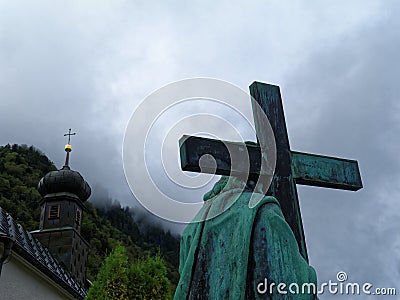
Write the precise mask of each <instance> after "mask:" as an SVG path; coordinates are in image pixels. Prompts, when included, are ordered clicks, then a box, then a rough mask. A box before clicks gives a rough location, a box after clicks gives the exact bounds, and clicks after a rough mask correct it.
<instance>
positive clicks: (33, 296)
mask: <svg viewBox="0 0 400 300" xmlns="http://www.w3.org/2000/svg"><path fill="white" fill-rule="evenodd" d="M0 299H2V300H14V299H15V300H24V299H29V300H47V299H51V300H57V299H74V298H72V297H71V295H69V294H68V293H67V292H66V291H64V290H63V289H62V288H61V287H59V286H58V285H56V284H55V283H54V282H53V281H52V280H51V279H50V278H48V277H47V276H46V275H44V274H43V273H41V272H40V271H39V270H37V269H36V268H34V267H33V266H32V265H30V264H29V263H27V262H26V261H25V260H24V259H23V258H22V257H20V256H19V255H17V254H16V253H15V252H12V253H11V254H10V256H9V258H8V259H7V261H6V262H5V263H4V265H3V269H2V272H1V276H0Z"/></svg>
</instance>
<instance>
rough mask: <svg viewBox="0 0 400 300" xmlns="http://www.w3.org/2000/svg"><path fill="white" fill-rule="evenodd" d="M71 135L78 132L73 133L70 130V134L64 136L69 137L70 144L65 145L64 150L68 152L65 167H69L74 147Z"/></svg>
mask: <svg viewBox="0 0 400 300" xmlns="http://www.w3.org/2000/svg"><path fill="white" fill-rule="evenodd" d="M71 135H76V132H74V133H71V128H70V129H69V130H68V133H66V134H64V136H68V143H67V144H66V145H65V147H64V150H65V152H67V155H66V156H65V165H64V167H69V166H68V165H69V153H70V152H71V151H72V146H71Z"/></svg>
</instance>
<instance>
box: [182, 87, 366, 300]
mask: <svg viewBox="0 0 400 300" xmlns="http://www.w3.org/2000/svg"><path fill="white" fill-rule="evenodd" d="M250 93H251V95H252V96H253V98H254V99H255V101H256V103H257V104H258V105H259V106H260V107H261V108H262V111H263V112H264V113H265V115H266V116H267V118H268V120H269V122H270V124H271V128H272V130H273V133H274V136H275V141H276V168H275V172H274V173H273V177H272V182H271V185H270V186H269V189H268V192H267V193H265V191H254V190H253V188H254V186H252V185H253V184H254V180H256V179H257V178H260V180H262V179H263V176H264V178H266V176H270V174H268V173H266V174H263V172H264V171H260V165H261V159H264V155H265V153H261V152H263V151H261V149H268V147H265V145H267V146H268V143H269V141H268V138H269V136H270V133H269V132H267V131H266V130H265V129H264V127H263V125H265V123H263V122H264V121H263V120H262V117H260V116H258V115H257V114H259V113H260V110H257V109H254V108H253V111H254V112H256V113H255V115H254V123H255V127H256V134H257V139H258V143H259V144H258V145H244V144H240V143H235V142H226V141H216V140H212V139H203V138H199V137H187V136H185V137H184V138H183V139H181V141H180V151H181V166H182V169H183V170H188V171H194V172H199V171H202V172H213V173H214V171H215V173H216V174H220V175H227V174H231V175H233V176H235V177H230V178H231V179H232V178H234V180H231V179H229V180H228V179H227V177H223V178H222V179H221V180H220V182H218V183H217V184H216V185H215V186H214V189H213V190H212V191H211V192H210V193H209V194H208V195H206V197H205V200H206V201H205V203H204V207H203V208H202V210H200V212H199V214H198V215H197V216H196V218H195V220H206V219H207V218H206V216H208V215H211V216H214V215H216V217H215V218H211V219H209V220H207V221H203V222H198V223H191V224H189V225H188V226H187V228H186V230H185V232H184V235H183V237H182V241H181V253H180V255H181V258H180V267H179V271H180V275H181V279H180V281H179V284H178V287H177V290H176V294H175V299H259V298H262V299H273V300H275V299H296V300H301V299H315V295H310V294H309V293H307V292H306V293H301V292H302V291H301V290H300V291H299V292H300V293H296V294H295V295H293V294H290V293H289V294H286V295H282V294H279V293H276V292H273V293H272V294H271V293H269V292H270V291H269V289H268V287H267V293H266V294H262V293H261V294H260V293H258V291H257V287H259V284H261V283H262V282H264V280H265V279H266V281H267V282H268V283H274V284H279V283H283V284H286V285H289V284H291V283H294V284H296V285H297V286H300V287H301V286H302V285H303V283H306V284H313V283H314V284H316V275H315V272H314V270H313V269H312V268H311V267H310V266H309V265H308V263H307V262H308V257H307V248H306V243H305V237H304V231H303V225H302V220H301V213H300V206H299V201H298V196H297V189H296V184H297V183H298V184H305V185H312V186H320V187H329V188H337V189H345V190H353V191H355V190H358V189H360V188H361V187H362V183H361V176H360V173H359V170H358V164H357V162H356V161H353V160H346V159H341V158H334V157H326V156H319V155H314V154H307V153H300V152H292V151H291V149H290V146H289V139H288V135H287V129H286V122H285V117H284V112H283V106H282V99H281V94H280V90H279V87H278V86H274V85H269V84H264V83H260V82H254V83H253V84H252V85H251V86H250ZM252 105H253V106H254V105H256V104H255V102H252ZM260 145H261V146H260ZM244 147H246V148H247V150H248V153H249V161H250V167H249V168H250V170H241V165H240V163H239V164H237V163H236V164H235V169H234V170H232V166H231V156H230V153H229V151H227V149H228V148H229V150H231V151H233V152H235V151H239V152H240V151H243V149H244ZM205 154H210V155H212V156H213V157H214V159H215V162H216V164H217V165H216V170H215V167H214V166H212V164H210V167H209V168H208V167H207V164H206V165H205V166H204V165H203V166H202V169H201V170H200V167H199V160H200V158H201V157H204V155H205ZM249 171H250V174H248V175H249V180H248V181H244V180H243V179H238V178H243V176H240V175H241V174H242V172H243V173H245V174H246V173H247V172H249ZM267 171H269V170H267ZM242 175H243V174H242ZM236 176H237V178H236ZM224 185H228V186H227V187H225V188H224V189H222V186H224ZM243 186H246V188H245V190H244V192H243V189H242V188H243ZM254 193H257V194H258V193H259V194H260V195H261V196H260V198H261V199H262V200H261V201H259V202H256V205H255V206H252V205H249V201H250V198H251V197H252V195H254ZM224 208H227V209H226V211H225V212H224V213H222V214H220V215H219V214H218V213H213V212H215V211H217V212H220V211H223V210H224ZM307 286H309V285H307ZM264 288H265V286H264ZM307 291H308V290H307Z"/></svg>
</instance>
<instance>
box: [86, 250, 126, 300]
mask: <svg viewBox="0 0 400 300" xmlns="http://www.w3.org/2000/svg"><path fill="white" fill-rule="evenodd" d="M127 273H128V257H127V256H126V250H125V248H124V247H123V246H121V245H118V246H117V247H116V248H115V249H114V251H113V252H111V253H110V255H108V256H107V257H106V259H105V261H104V263H103V265H102V266H101V268H100V272H99V274H98V275H97V279H96V281H95V282H93V284H92V286H91V287H90V289H89V293H88V295H87V299H96V300H103V299H104V300H114V299H128V294H127V292H128V276H127Z"/></svg>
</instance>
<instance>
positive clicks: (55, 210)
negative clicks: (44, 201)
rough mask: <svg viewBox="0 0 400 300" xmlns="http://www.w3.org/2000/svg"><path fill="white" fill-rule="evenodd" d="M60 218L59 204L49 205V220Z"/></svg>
mask: <svg viewBox="0 0 400 300" xmlns="http://www.w3.org/2000/svg"><path fill="white" fill-rule="evenodd" d="M59 218H60V204H56V205H50V207H49V220H55V219H59Z"/></svg>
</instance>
